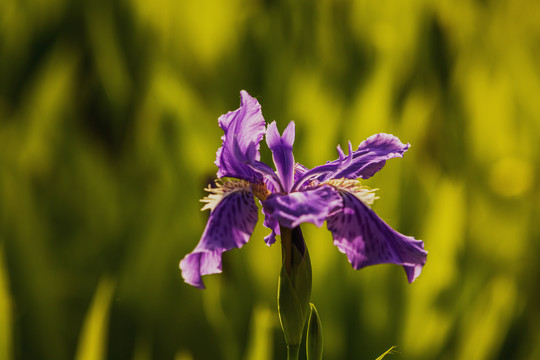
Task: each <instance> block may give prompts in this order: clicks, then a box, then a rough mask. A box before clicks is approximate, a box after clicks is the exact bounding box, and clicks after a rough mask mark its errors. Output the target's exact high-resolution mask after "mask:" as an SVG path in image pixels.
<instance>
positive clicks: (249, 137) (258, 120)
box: [215, 90, 266, 182]
mask: <svg viewBox="0 0 540 360" xmlns="http://www.w3.org/2000/svg"><path fill="white" fill-rule="evenodd" d="M240 95H241V102H240V107H239V108H238V109H237V110H235V111H229V112H228V113H227V114H225V115H221V116H220V117H219V119H218V123H219V126H220V127H221V128H222V129H223V132H224V133H225V134H224V135H223V136H222V137H221V140H222V146H221V147H220V148H219V149H218V151H217V153H216V161H215V164H216V166H217V167H218V168H219V170H218V172H217V176H218V177H219V178H222V177H233V178H237V179H243V180H247V181H252V182H255V181H258V180H260V179H261V175H260V174H259V173H257V172H256V171H254V170H253V169H251V167H250V166H248V165H247V163H251V162H254V161H257V160H259V159H260V153H259V143H260V141H261V140H262V137H263V136H264V132H265V125H266V124H265V121H264V118H263V116H262V112H261V105H260V104H259V102H258V101H257V100H256V99H254V98H252V97H251V96H250V95H249V94H248V93H247V92H246V91H245V90H242V91H241V92H240Z"/></svg>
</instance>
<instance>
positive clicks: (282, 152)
mask: <svg viewBox="0 0 540 360" xmlns="http://www.w3.org/2000/svg"><path fill="white" fill-rule="evenodd" d="M294 135H295V134H294V122H292V121H291V122H290V123H289V125H288V126H287V128H286V129H285V130H284V131H283V136H280V135H279V131H278V129H277V125H276V122H275V121H274V122H272V123H271V124H270V125H268V129H267V130H266V143H267V144H268V147H269V148H270V150H271V151H272V157H273V159H274V164H275V165H276V170H277V174H278V177H279V179H280V181H281V185H282V187H283V191H284V192H289V191H290V190H291V188H292V186H293V182H294V156H293V153H292V148H293V144H294Z"/></svg>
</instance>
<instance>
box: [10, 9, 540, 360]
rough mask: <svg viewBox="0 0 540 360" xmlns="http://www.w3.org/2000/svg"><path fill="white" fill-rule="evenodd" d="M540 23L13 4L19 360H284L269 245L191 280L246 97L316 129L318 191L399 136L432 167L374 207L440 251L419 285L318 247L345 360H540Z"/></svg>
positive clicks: (301, 135)
mask: <svg viewBox="0 0 540 360" xmlns="http://www.w3.org/2000/svg"><path fill="white" fill-rule="evenodd" d="M539 19H540V2H538V1H534V0H531V1H527V0H517V1H514V0H512V1H510V0H506V1H496V0H491V1H490V0H483V1H480V0H478V1H463V0H457V1H450V0H441V1H427V0H425V1H422V0H418V1H380V0H379V1H346V0H334V1H330V0H327V1H318V2H313V1H307V0H304V1H262V0H260V1H248V0H231V1H217V0H216V1H210V0H197V1H195V0H193V1H175V0H152V1H145V0H123V1H116V2H111V1H107V0H73V1H70V0H33V1H23V0H1V1H0V359H10V358H17V359H46V360H48V359H53V360H63V359H72V358H75V359H78V360H91V359H95V360H99V359H135V360H146V359H175V360H188V359H248V360H252V359H253V360H254V359H261V360H265V359H268V360H269V359H282V358H284V356H285V345H284V340H283V335H282V334H281V331H280V328H279V320H278V317H277V313H276V300H275V297H276V286H277V275H278V272H279V268H280V259H281V255H280V248H279V245H277V246H273V247H271V248H268V247H266V246H265V245H264V242H263V240H262V238H263V236H264V235H265V234H266V233H267V230H266V229H264V228H263V227H262V225H261V222H262V221H260V222H259V224H258V225H257V228H256V230H255V233H254V234H253V236H252V239H251V241H250V242H249V243H248V244H247V245H246V246H245V247H244V248H243V249H242V250H240V251H238V250H234V251H231V252H230V253H227V254H226V255H225V256H224V265H223V268H224V272H223V274H221V275H217V276H210V277H207V278H206V279H205V282H206V285H207V289H206V290H204V291H201V290H198V289H194V288H192V287H190V286H188V285H186V284H184V283H183V281H182V278H181V274H180V271H179V270H178V262H179V260H180V259H181V258H182V257H183V256H184V255H185V254H186V253H187V252H189V251H191V250H192V249H193V248H194V247H195V245H196V243H197V242H198V240H199V238H200V235H201V233H202V231H203V229H204V225H205V222H206V218H207V216H208V214H207V213H201V212H200V211H199V209H200V207H201V204H200V203H199V199H200V198H201V197H202V196H204V192H203V188H204V187H205V186H206V185H207V184H208V183H209V182H210V181H211V179H212V177H213V176H214V175H215V172H216V168H215V166H214V164H213V161H214V159H215V151H216V150H217V148H218V147H219V146H220V136H221V134H222V133H221V130H220V129H219V128H218V126H217V117H218V116H219V115H221V114H223V113H225V112H227V111H229V110H234V109H236V108H238V106H239V91H240V90H241V89H246V90H247V91H248V92H249V93H250V94H251V95H253V96H255V97H257V98H258V100H259V102H260V103H261V104H262V108H263V114H264V116H265V118H266V120H267V121H268V122H269V121H272V120H277V122H278V126H279V128H280V129H281V130H282V129H283V128H284V127H285V126H286V124H287V123H288V121H290V120H295V121H296V129H297V139H296V144H295V157H296V159H297V161H300V162H302V163H303V164H305V165H307V166H309V167H313V166H315V165H318V164H321V163H323V162H325V161H327V160H330V159H334V158H336V157H337V153H336V150H335V146H336V145H337V144H341V145H342V146H346V144H347V140H349V139H350V140H351V141H352V143H353V145H354V146H357V145H358V144H359V143H360V141H362V140H363V139H365V138H366V137H368V136H370V135H372V134H374V133H378V132H388V133H392V134H395V135H397V136H398V137H399V138H400V139H402V141H404V142H409V143H410V144H411V149H410V150H409V152H408V153H407V154H406V155H405V157H404V159H396V160H392V161H390V162H389V163H388V164H387V166H386V167H385V168H384V170H383V171H381V172H380V173H379V174H377V175H376V176H375V177H374V178H372V179H370V180H369V181H367V184H368V185H370V186H372V187H377V188H380V191H379V192H378V195H379V196H380V199H379V200H378V201H377V202H376V203H375V205H374V209H375V210H376V211H377V212H378V214H379V215H381V217H382V218H383V219H385V220H386V221H387V222H388V223H389V224H391V225H392V226H394V227H395V228H396V229H398V230H399V231H401V232H403V233H405V234H407V235H413V236H415V237H416V238H419V239H423V240H424V241H425V247H426V249H427V250H428V251H429V255H428V262H427V265H426V266H425V268H424V271H423V274H422V275H421V276H420V278H419V279H418V280H417V281H416V282H414V283H413V284H412V285H409V284H407V281H406V278H405V275H404V273H403V270H402V269H401V268H400V267H398V266H395V265H381V266H375V267H371V268H367V269H364V270H361V271H355V270H353V269H352V268H351V266H350V265H349V263H348V262H347V259H346V257H345V256H344V255H343V254H341V253H339V252H338V251H337V250H336V248H335V247H334V246H333V245H332V240H331V234H330V233H329V232H328V231H327V230H326V228H325V227H323V228H321V229H318V228H316V227H314V226H311V225H305V226H303V231H304V234H305V237H306V239H307V241H308V246H309V248H310V252H311V257H312V263H313V272H314V290H313V301H314V302H315V303H316V304H317V307H318V310H319V314H320V316H321V319H322V322H323V327H324V334H325V343H324V346H325V358H327V359H374V358H376V357H377V356H379V355H381V354H382V353H383V352H384V351H385V350H387V349H388V348H389V347H390V346H392V345H398V350H399V352H398V353H397V354H395V355H389V356H388V358H395V359H469V360H470V359H475V360H476V359H539V358H540V342H539V341H538V339H540V263H539V256H540V241H539V238H540V226H538V219H539V218H540V205H539V204H540V191H539V181H540V180H539V164H540V145H539V140H540V21H539ZM262 148H263V158H264V159H266V160H268V161H270V159H271V157H270V154H269V153H268V151H267V149H266V147H265V146H262ZM259 219H260V220H261V219H262V217H261V216H260V217H259ZM534 219H537V220H534Z"/></svg>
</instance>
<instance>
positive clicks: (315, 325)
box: [306, 303, 323, 360]
mask: <svg viewBox="0 0 540 360" xmlns="http://www.w3.org/2000/svg"><path fill="white" fill-rule="evenodd" d="M309 305H310V307H311V314H310V315H309V322H308V329H307V338H306V356H307V359H308V360H322V354H323V334H322V325H321V320H320V318H319V313H318V312H317V308H316V307H315V305H313V304H312V303H310V304H309Z"/></svg>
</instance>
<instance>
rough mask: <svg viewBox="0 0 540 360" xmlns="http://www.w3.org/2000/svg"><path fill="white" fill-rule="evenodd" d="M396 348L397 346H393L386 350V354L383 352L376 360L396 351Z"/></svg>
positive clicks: (380, 359)
mask: <svg viewBox="0 0 540 360" xmlns="http://www.w3.org/2000/svg"><path fill="white" fill-rule="evenodd" d="M395 349H396V346H392V347H391V348H390V349H388V350H386V351H385V352H384V354H382V355H381V356H379V357H378V358H377V359H375V360H382V359H383V358H384V357H385V356H386V355H388V354H393V353H395Z"/></svg>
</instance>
